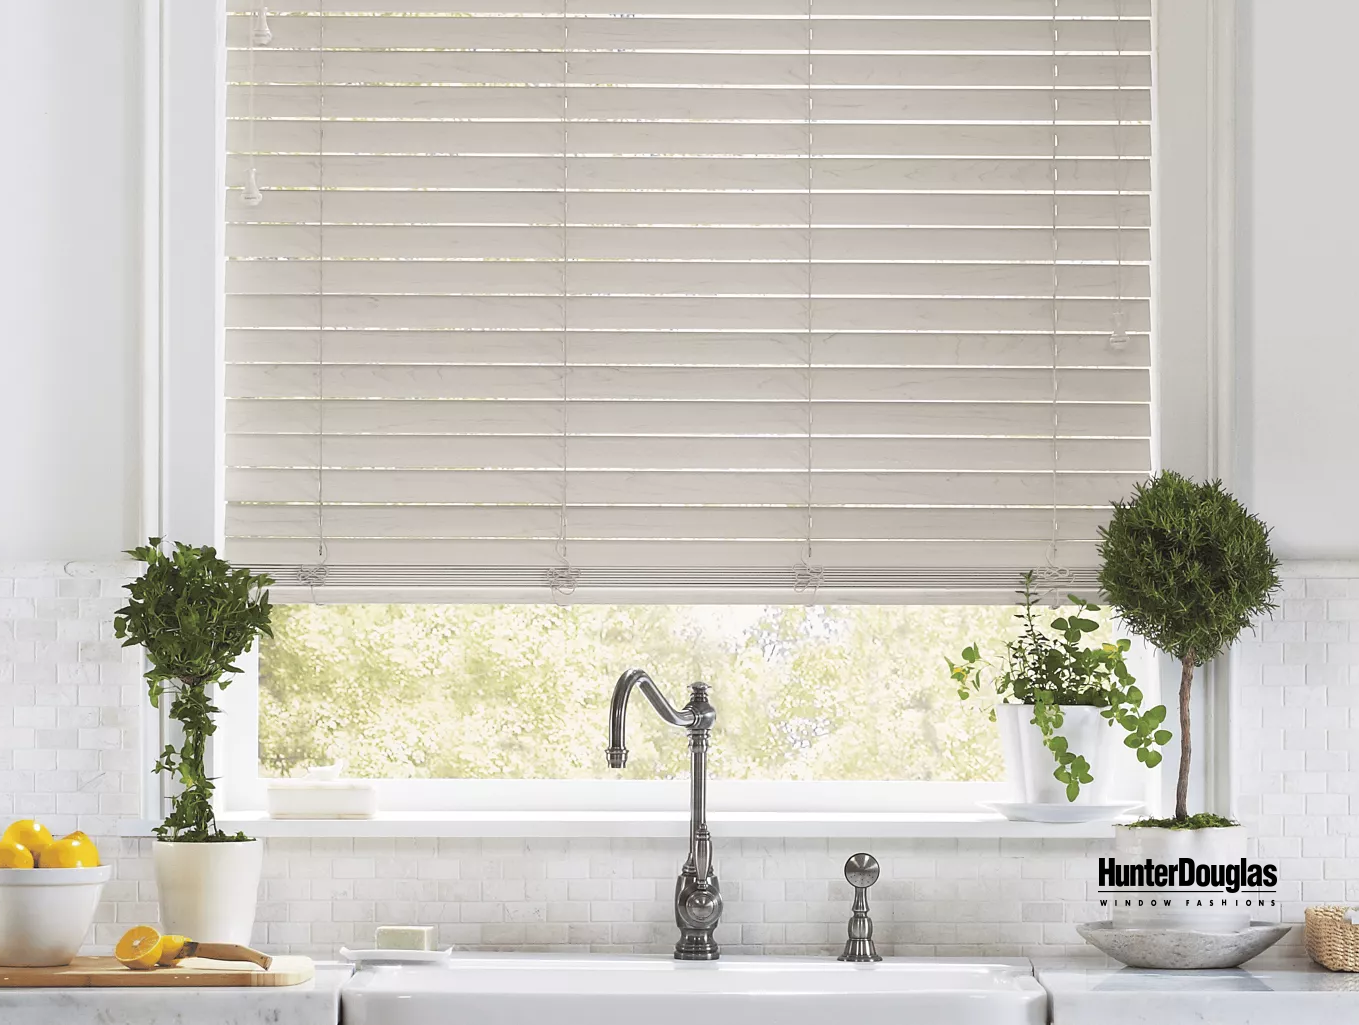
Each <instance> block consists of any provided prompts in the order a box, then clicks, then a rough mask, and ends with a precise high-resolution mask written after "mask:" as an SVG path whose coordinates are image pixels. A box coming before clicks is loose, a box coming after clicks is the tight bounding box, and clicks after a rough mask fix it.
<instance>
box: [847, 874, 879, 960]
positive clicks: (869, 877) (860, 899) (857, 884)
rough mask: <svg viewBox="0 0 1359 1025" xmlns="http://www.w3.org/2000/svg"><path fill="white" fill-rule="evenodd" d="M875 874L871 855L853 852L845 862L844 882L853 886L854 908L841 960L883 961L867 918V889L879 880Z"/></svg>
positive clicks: (871, 923)
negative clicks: (874, 943)
mask: <svg viewBox="0 0 1359 1025" xmlns="http://www.w3.org/2000/svg"><path fill="white" fill-rule="evenodd" d="M878 874H879V869H878V859H877V858H875V857H873V855H871V854H862V853H860V854H855V855H853V856H851V857H850V859H849V860H848V861H846V862H845V882H847V883H849V885H850V886H852V887H854V908H853V911H852V913H851V915H850V919H849V939H847V940H846V941H845V950H844V953H842V954H841V955H840V957H839V960H841V961H881V960H882V956H881V955H880V954H879V953H878V950H877V947H875V946H874V945H873V919H871V918H869V917H868V888H869V887H870V886H872V885H873V884H874V883H876V882H877V881H878Z"/></svg>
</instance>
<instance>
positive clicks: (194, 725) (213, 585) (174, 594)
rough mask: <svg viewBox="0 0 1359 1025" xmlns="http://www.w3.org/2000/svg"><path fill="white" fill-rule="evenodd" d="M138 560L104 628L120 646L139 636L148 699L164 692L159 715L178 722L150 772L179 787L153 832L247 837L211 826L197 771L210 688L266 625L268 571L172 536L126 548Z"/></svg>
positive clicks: (208, 783) (203, 773)
mask: <svg viewBox="0 0 1359 1025" xmlns="http://www.w3.org/2000/svg"><path fill="white" fill-rule="evenodd" d="M127 554H128V555H130V556H132V557H133V558H135V559H137V560H139V561H141V562H144V563H146V570H145V571H144V572H143V573H142V575H141V576H140V577H138V578H137V579H136V580H134V581H133V582H132V583H130V584H128V585H127V590H128V593H129V594H130V595H131V598H130V600H129V601H128V603H127V605H125V606H124V607H123V608H121V609H119V610H118V611H117V613H116V614H115V615H114V619H113V630H114V635H115V636H117V637H119V638H125V639H124V640H123V647H125V648H126V647H129V646H131V645H134V644H140V645H141V646H142V647H143V648H145V649H146V656H147V660H148V661H149V662H150V663H151V668H150V669H149V670H147V672H146V680H147V690H148V695H149V697H150V699H151V705H152V707H153V708H159V707H160V702H161V699H162V698H163V697H164V696H165V695H167V694H168V695H170V709H169V715H170V718H171V719H172V720H174V721H175V722H177V723H179V725H180V726H181V727H182V729H183V734H184V740H183V743H182V744H181V745H180V746H179V747H178V748H176V747H175V746H174V745H173V744H166V745H165V749H164V750H163V751H161V753H160V757H159V758H158V759H157V760H156V764H155V769H154V771H155V772H157V773H162V774H165V775H168V776H170V777H172V778H173V779H175V780H177V781H178V782H179V784H180V785H181V786H182V788H183V789H182V790H181V791H180V792H179V793H177V794H175V795H173V796H172V797H171V798H170V814H169V815H168V816H167V817H166V819H165V822H164V823H162V824H161V825H160V826H157V827H156V829H155V834H156V836H158V837H159V838H160V839H162V840H175V841H184V842H190V843H207V842H217V841H227V840H247V839H249V838H248V837H247V836H246V835H245V834H244V833H236V834H234V835H233V834H228V833H225V832H223V831H222V830H221V829H219V828H218V826H217V819H216V815H215V814H214V812H213V808H212V795H213V790H214V789H215V787H214V784H213V779H212V777H211V776H209V775H208V773H207V765H206V757H207V744H208V738H209V737H211V736H212V735H213V734H214V733H216V732H217V724H216V723H215V722H214V720H213V717H214V716H216V715H217V714H218V713H219V712H220V711H221V709H219V708H218V707H217V706H216V705H214V704H213V703H212V695H211V688H212V686H213V685H214V684H215V685H217V686H218V687H226V686H227V685H228V684H229V683H230V682H231V681H230V680H229V679H228V676H229V675H230V674H232V673H239V672H240V671H241V670H240V667H239V666H237V665H235V661H236V659H237V658H239V657H240V656H241V655H242V654H243V653H244V652H246V651H248V650H249V649H250V646H251V645H252V644H253V643H254V642H255V638H256V637H258V636H259V635H260V634H266V635H268V636H273V634H272V631H271V630H270V628H269V595H268V592H267V591H265V590H264V588H266V587H268V586H269V585H270V584H272V583H273V580H272V579H270V578H269V577H267V576H264V575H262V574H254V573H251V572H250V571H249V570H247V569H237V568H234V567H233V566H231V564H230V563H228V562H226V561H225V560H223V559H220V558H218V557H217V552H216V550H215V549H213V548H209V547H202V548H194V547H193V546H191V545H186V544H183V543H182V542H176V543H175V545H174V547H173V549H172V550H171V551H169V552H165V551H162V550H161V539H160V538H158V537H153V538H151V539H150V540H149V541H148V542H147V543H146V544H145V545H143V546H141V547H139V548H133V549H132V550H131V551H129V552H128V553H127Z"/></svg>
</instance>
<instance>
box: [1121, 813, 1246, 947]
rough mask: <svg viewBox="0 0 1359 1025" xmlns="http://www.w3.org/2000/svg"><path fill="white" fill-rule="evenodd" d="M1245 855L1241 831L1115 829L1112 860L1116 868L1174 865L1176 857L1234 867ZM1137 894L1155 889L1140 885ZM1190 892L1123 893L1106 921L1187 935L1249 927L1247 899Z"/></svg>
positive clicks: (1196, 890)
mask: <svg viewBox="0 0 1359 1025" xmlns="http://www.w3.org/2000/svg"><path fill="white" fill-rule="evenodd" d="M1245 856H1246V830H1245V827H1244V826H1223V827H1218V828H1215V829H1157V828H1155V827H1146V826H1139V827H1137V828H1133V827H1130V826H1115V827H1114V858H1115V860H1116V861H1117V862H1118V863H1119V864H1120V865H1136V864H1145V863H1146V862H1147V861H1148V860H1150V861H1151V862H1152V864H1154V865H1167V864H1174V865H1178V864H1179V862H1180V859H1181V858H1191V859H1193V861H1194V863H1195V865H1230V864H1239V863H1240V862H1241V861H1242V859H1244V858H1245ZM1136 888H1137V889H1150V890H1156V888H1155V887H1146V886H1139V887H1136ZM1129 889H1132V888H1131V887H1129ZM1193 889H1194V892H1193V893H1181V894H1172V893H1169V892H1168V891H1169V890H1170V887H1166V888H1163V889H1162V890H1160V891H1159V892H1152V893H1128V894H1127V895H1126V896H1123V897H1118V896H1116V895H1114V894H1104V893H1101V894H1100V897H1101V898H1106V897H1107V898H1109V899H1110V905H1109V908H1110V919H1111V920H1112V922H1113V924H1114V927H1115V928H1126V929H1147V928H1158V929H1182V930H1185V931H1189V932H1238V931H1240V930H1241V929H1244V928H1246V926H1248V925H1250V920H1251V909H1250V907H1249V906H1248V905H1247V901H1250V900H1251V899H1252V896H1253V895H1252V894H1251V893H1249V892H1247V891H1246V890H1245V889H1244V888H1243V889H1241V890H1240V891H1238V892H1237V893H1228V892H1227V891H1226V890H1225V889H1213V888H1211V887H1200V886H1198V885H1194V887H1193Z"/></svg>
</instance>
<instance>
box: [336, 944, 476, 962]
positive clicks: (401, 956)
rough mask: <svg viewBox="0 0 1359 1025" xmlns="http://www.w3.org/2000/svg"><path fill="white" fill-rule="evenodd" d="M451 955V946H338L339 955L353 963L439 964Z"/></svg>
mask: <svg viewBox="0 0 1359 1025" xmlns="http://www.w3.org/2000/svg"><path fill="white" fill-rule="evenodd" d="M452 955H453V948H452V947H447V948H445V949H443V950H350V949H349V948H348V947H341V948H340V956H341V957H342V958H344V959H345V960H346V961H353V962H354V963H355V964H439V963H440V962H442V961H447V960H448V959H449V958H450V957H452Z"/></svg>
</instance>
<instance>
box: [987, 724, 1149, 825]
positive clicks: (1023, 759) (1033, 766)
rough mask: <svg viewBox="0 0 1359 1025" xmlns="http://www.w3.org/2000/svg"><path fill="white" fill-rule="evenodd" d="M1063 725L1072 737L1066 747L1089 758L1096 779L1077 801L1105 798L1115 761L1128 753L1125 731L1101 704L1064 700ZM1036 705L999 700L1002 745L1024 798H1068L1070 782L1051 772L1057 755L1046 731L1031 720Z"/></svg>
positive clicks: (1034, 800) (1008, 769)
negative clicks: (1050, 747) (1106, 714)
mask: <svg viewBox="0 0 1359 1025" xmlns="http://www.w3.org/2000/svg"><path fill="white" fill-rule="evenodd" d="M1062 717H1063V721H1062V727H1061V729H1059V730H1058V731H1057V732H1058V735H1059V736H1062V737H1065V738H1066V740H1067V745H1068V747H1067V749H1068V750H1069V751H1071V752H1073V753H1074V754H1078V755H1083V756H1084V757H1085V760H1086V761H1087V762H1089V763H1090V770H1091V775H1093V776H1094V777H1095V781H1094V782H1093V783H1086V784H1082V786H1081V792H1080V794H1079V795H1077V797H1076V800H1075V802H1074V803H1075V804H1104V803H1105V798H1106V794H1107V791H1108V789H1109V784H1110V781H1111V780H1112V778H1113V776H1114V774H1115V767H1116V766H1118V765H1120V764H1121V763H1122V762H1123V761H1124V760H1125V759H1123V758H1122V757H1121V752H1120V751H1119V750H1118V749H1119V747H1120V746H1121V744H1122V740H1123V737H1124V736H1125V735H1126V734H1124V733H1123V732H1122V731H1121V730H1119V729H1118V728H1117V727H1110V725H1109V720H1107V719H1105V718H1104V716H1102V715H1100V710H1099V709H1098V708H1095V707H1093V706H1090V705H1063V706H1062ZM1032 719H1033V706H1032V705H1000V706H999V707H998V708H997V709H996V722H997V724H998V725H999V726H1000V744H1001V750H1002V752H1003V753H1004V755H1005V770H1006V774H1007V776H1008V777H1009V779H1010V781H1011V782H1012V783H1013V784H1014V785H1015V788H1016V790H1017V791H1018V800H1020V801H1023V802H1024V803H1025V804H1068V803H1073V802H1068V801H1067V798H1066V785H1065V784H1063V783H1059V782H1058V781H1057V780H1055V779H1054V778H1053V776H1052V774H1053V772H1055V771H1056V769H1057V760H1056V758H1054V757H1053V754H1052V752H1051V751H1049V750H1048V749H1047V748H1046V747H1044V746H1043V733H1042V731H1041V730H1039V728H1038V727H1037V726H1036V725H1034V723H1033V722H1032Z"/></svg>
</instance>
